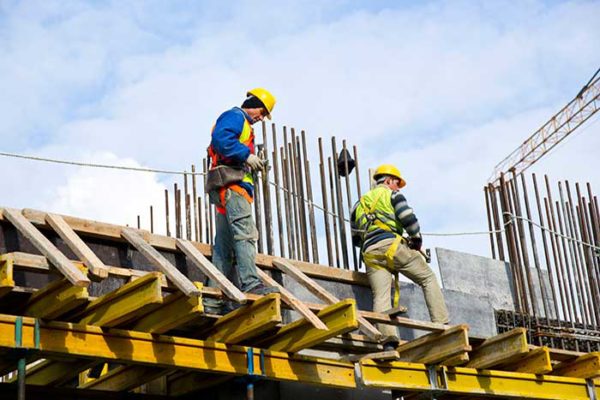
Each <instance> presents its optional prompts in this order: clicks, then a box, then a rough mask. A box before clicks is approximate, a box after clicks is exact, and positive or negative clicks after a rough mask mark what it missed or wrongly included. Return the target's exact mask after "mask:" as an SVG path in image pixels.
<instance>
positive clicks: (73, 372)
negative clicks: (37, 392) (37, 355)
mask: <svg viewBox="0 0 600 400" xmlns="http://www.w3.org/2000/svg"><path fill="white" fill-rule="evenodd" d="M95 363H96V361H95V360H78V359H74V360H71V361H52V360H44V361H42V362H41V363H39V364H36V365H35V366H33V367H31V368H27V372H26V377H25V382H26V383H27V384H29V385H40V386H47V385H52V386H58V385H61V384H65V383H67V382H69V381H70V380H72V379H74V378H76V377H77V375H79V373H80V372H82V371H85V370H86V369H88V368H90V367H91V366H93V365H94V364H95ZM15 380H16V377H15Z"/></svg>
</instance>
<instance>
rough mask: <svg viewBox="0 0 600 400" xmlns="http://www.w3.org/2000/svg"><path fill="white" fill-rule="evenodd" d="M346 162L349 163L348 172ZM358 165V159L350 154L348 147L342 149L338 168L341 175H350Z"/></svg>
mask: <svg viewBox="0 0 600 400" xmlns="http://www.w3.org/2000/svg"><path fill="white" fill-rule="evenodd" d="M346 163H348V173H347V174H346ZM355 166H356V161H354V159H353V158H352V156H351V155H350V152H349V151H348V149H342V151H340V155H339V156H338V161H337V170H338V174H339V175H340V176H346V175H350V173H352V170H353V169H354V167H355Z"/></svg>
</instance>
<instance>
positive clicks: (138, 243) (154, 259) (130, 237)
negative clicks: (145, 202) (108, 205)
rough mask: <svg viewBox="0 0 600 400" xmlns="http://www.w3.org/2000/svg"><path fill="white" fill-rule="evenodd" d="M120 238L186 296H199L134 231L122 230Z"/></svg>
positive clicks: (185, 277) (190, 285)
mask: <svg viewBox="0 0 600 400" xmlns="http://www.w3.org/2000/svg"><path fill="white" fill-rule="evenodd" d="M121 236H123V238H125V239H126V240H127V241H128V242H129V243H131V245H133V247H135V248H136V249H137V250H138V251H139V252H140V253H142V254H143V255H144V257H146V259H148V261H150V262H151V263H152V264H153V265H154V266H155V267H157V268H158V269H159V270H160V271H161V272H162V273H163V274H165V275H166V276H167V278H168V279H169V280H170V281H171V282H173V283H174V284H175V286H177V287H178V288H179V290H181V291H182V292H183V293H185V295H186V296H200V290H198V288H197V287H196V286H195V285H194V284H193V283H192V281H190V280H189V279H188V277H187V276H185V275H184V274H183V273H181V271H179V270H178V269H177V267H175V266H174V265H173V264H171V263H170V262H169V260H167V259H166V258H165V257H164V256H163V255H162V254H160V253H159V252H158V251H157V250H156V249H155V248H154V247H152V246H151V245H150V244H148V242H146V241H145V240H144V239H143V238H142V237H141V236H140V235H139V234H138V233H137V232H136V231H135V230H134V229H131V228H123V230H122V231H121Z"/></svg>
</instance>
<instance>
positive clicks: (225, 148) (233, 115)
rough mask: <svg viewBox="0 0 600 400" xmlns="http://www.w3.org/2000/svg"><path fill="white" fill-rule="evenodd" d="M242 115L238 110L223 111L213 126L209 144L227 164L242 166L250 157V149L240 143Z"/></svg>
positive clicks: (242, 124) (243, 117) (242, 125)
mask: <svg viewBox="0 0 600 400" xmlns="http://www.w3.org/2000/svg"><path fill="white" fill-rule="evenodd" d="M244 119H245V116H244V113H243V112H242V111H241V110H239V109H235V108H233V109H231V110H229V111H225V112H224V113H223V114H221V116H220V117H219V119H217V123H216V124H215V128H214V130H213V133H212V140H211V144H212V146H213V148H214V149H215V151H216V152H217V153H218V154H219V155H220V156H221V157H223V158H225V159H226V161H227V163H228V164H233V165H242V164H244V162H245V161H246V159H247V158H248V156H249V155H250V149H249V148H248V147H247V146H245V145H243V144H242V143H240V140H239V137H240V135H241V133H242V130H243V129H244Z"/></svg>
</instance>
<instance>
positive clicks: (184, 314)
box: [131, 282, 204, 333]
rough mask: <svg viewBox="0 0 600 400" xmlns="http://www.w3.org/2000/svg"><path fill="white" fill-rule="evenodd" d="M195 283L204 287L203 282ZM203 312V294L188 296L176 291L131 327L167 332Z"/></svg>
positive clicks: (140, 329) (150, 331) (139, 329)
mask: <svg viewBox="0 0 600 400" xmlns="http://www.w3.org/2000/svg"><path fill="white" fill-rule="evenodd" d="M194 285H195V286H196V287H197V288H198V289H202V283H200V282H194ZM203 313H204V307H203V306H202V296H191V297H188V296H186V295H185V294H184V293H182V292H175V293H172V294H170V295H168V296H166V297H165V298H164V299H163V302H162V303H160V304H158V305H157V307H156V308H155V309H152V310H151V311H150V312H149V313H148V314H146V315H144V316H142V317H141V318H140V319H138V320H136V321H135V323H134V325H133V326H132V328H131V329H132V330H134V331H142V332H149V333H166V332H168V331H170V330H171V329H175V328H177V327H180V326H183V325H185V324H187V323H189V322H191V321H193V320H195V319H196V318H199V317H200V316H202V314H203Z"/></svg>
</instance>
